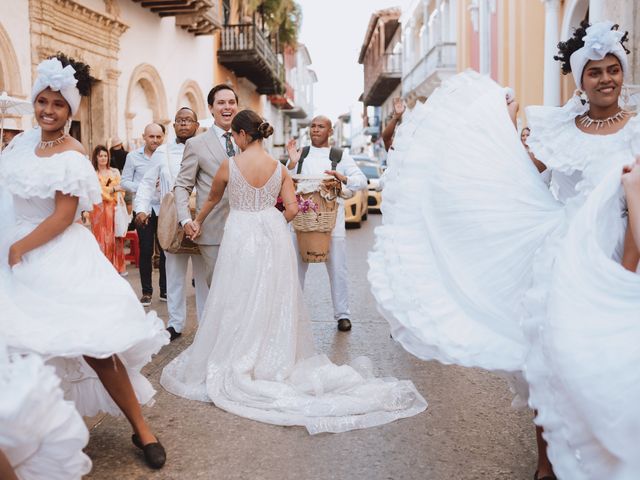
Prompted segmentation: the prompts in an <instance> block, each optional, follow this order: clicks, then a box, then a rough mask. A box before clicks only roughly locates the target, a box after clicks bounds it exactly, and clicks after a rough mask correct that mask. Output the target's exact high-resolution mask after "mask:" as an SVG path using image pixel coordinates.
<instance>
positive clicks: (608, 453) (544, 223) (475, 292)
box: [369, 72, 640, 480]
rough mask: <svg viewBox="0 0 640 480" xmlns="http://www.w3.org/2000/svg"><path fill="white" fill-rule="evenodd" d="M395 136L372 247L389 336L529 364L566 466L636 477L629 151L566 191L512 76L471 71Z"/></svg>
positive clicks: (553, 453) (572, 473)
mask: <svg viewBox="0 0 640 480" xmlns="http://www.w3.org/2000/svg"><path fill="white" fill-rule="evenodd" d="M394 147H395V149H396V150H395V152H394V153H393V155H392V156H391V158H390V160H389V162H390V167H389V171H388V173H387V174H386V177H387V178H386V184H385V191H384V202H383V205H382V211H383V214H384V217H383V225H382V226H380V227H378V229H377V230H376V243H375V247H374V250H373V251H372V252H371V253H370V256H369V264H370V271H369V280H370V283H371V287H372V291H373V293H374V296H375V297H376V300H377V301H378V304H379V308H380V310H381V311H382V313H383V314H384V315H385V317H386V318H387V320H388V321H389V324H390V326H391V332H392V334H393V337H394V338H395V339H396V340H397V341H399V342H400V343H401V344H402V345H403V346H404V347H405V348H406V349H407V350H408V351H409V352H411V353H413V354H414V355H416V356H418V357H420V358H423V359H429V360H431V359H435V360H439V361H441V362H443V363H455V364H459V365H463V366H473V367H481V368H485V369H489V370H493V371H498V372H503V373H504V372H507V373H509V375H511V376H515V377H520V378H521V372H522V371H523V369H524V370H525V373H526V378H527V381H528V383H529V385H528V387H529V389H530V399H529V403H530V405H531V406H532V407H533V408H535V409H537V410H538V417H537V420H536V421H537V422H538V423H539V424H540V425H542V426H544V428H545V431H546V438H547V439H548V441H549V456H550V458H551V460H552V462H553V464H554V468H555V471H556V473H557V474H558V476H559V478H561V479H564V480H583V479H585V480H586V479H595V478H608V479H616V480H628V479H632V478H638V472H640V465H639V463H640V455H638V448H637V439H638V438H640V409H638V405H640V378H639V377H640V373H638V372H639V370H638V363H639V361H640V348H639V347H638V345H640V277H638V276H637V275H636V274H634V273H630V272H627V271H626V270H624V269H623V268H622V266H621V265H620V263H619V259H620V251H621V246H622V241H623V238H624V231H625V228H626V220H625V219H624V218H623V215H622V212H623V210H624V202H623V200H622V191H621V188H620V173H621V172H620V168H619V166H612V172H611V174H610V175H609V176H608V177H607V178H606V180H604V181H603V182H602V183H601V185H600V186H599V187H598V188H597V189H596V190H595V191H594V192H592V193H591V194H590V196H589V198H588V200H587V202H586V204H584V205H581V204H580V203H579V201H580V200H579V199H576V200H575V201H571V202H569V204H568V205H567V206H566V207H565V206H563V205H561V204H560V203H559V202H557V201H556V200H555V199H554V198H553V196H552V195H551V194H550V192H549V191H548V188H547V187H546V185H545V183H544V182H543V181H542V180H541V178H540V175H539V174H538V172H537V170H536V169H535V167H534V166H533V165H532V163H531V161H530V159H529V158H528V155H527V153H526V152H525V150H524V148H523V146H522V144H521V143H520V139H519V136H518V134H517V132H516V130H515V128H514V126H513V123H512V122H511V121H510V118H509V117H508V114H507V109H506V104H505V100H504V92H503V90H502V88H500V87H499V86H498V85H496V84H495V83H494V82H492V81H491V80H490V79H488V78H485V77H481V76H480V75H478V74H476V73H474V72H464V73H462V74H459V75H457V76H455V77H453V79H452V80H451V81H449V82H447V83H446V84H445V85H443V86H442V87H441V88H440V89H438V90H437V91H436V92H435V93H434V94H433V95H432V96H431V97H430V98H429V100H428V102H427V103H426V104H425V105H420V104H418V106H417V107H416V109H415V110H414V111H413V112H411V114H409V115H408V116H407V118H406V119H405V120H404V124H403V125H402V126H401V128H400V130H399V131H398V134H397V135H396V140H395V143H394ZM614 167H615V168H614ZM515 386H516V387H518V388H519V393H522V394H525V395H526V394H527V385H526V384H522V383H521V382H516V385H515Z"/></svg>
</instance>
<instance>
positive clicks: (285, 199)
mask: <svg viewBox="0 0 640 480" xmlns="http://www.w3.org/2000/svg"><path fill="white" fill-rule="evenodd" d="M283 168H284V167H283ZM280 197H281V198H282V204H283V205H284V212H282V214H283V215H284V218H285V219H286V220H287V222H290V221H291V220H293V218H294V217H295V216H296V215H297V214H298V199H297V198H296V188H295V186H294V185H293V180H292V179H291V177H290V176H289V173H288V172H287V170H286V169H284V172H283V179H282V186H281V187H280Z"/></svg>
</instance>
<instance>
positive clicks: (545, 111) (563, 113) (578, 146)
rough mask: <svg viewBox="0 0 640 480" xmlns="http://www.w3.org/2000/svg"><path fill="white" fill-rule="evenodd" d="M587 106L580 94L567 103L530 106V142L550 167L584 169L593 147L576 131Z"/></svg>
mask: <svg viewBox="0 0 640 480" xmlns="http://www.w3.org/2000/svg"><path fill="white" fill-rule="evenodd" d="M583 109H584V107H582V106H581V105H580V104H579V101H578V99H577V97H574V98H573V99H571V100H569V102H567V104H566V105H565V106H563V107H542V106H531V107H528V108H527V109H526V114H527V123H528V126H529V128H530V129H531V135H530V136H529V138H528V139H527V145H529V148H530V149H531V152H533V154H534V155H535V157H536V158H537V159H538V160H540V161H541V162H542V163H544V164H545V165H546V166H547V168H549V169H551V170H556V171H559V172H562V173H564V174H566V175H570V174H572V173H574V172H576V171H582V170H584V168H585V166H586V163H587V162H588V160H589V157H590V151H589V148H587V147H586V145H585V144H584V142H581V141H580V139H579V136H578V135H576V129H577V127H576V126H575V118H576V116H578V115H580V114H581V111H582V110H583ZM585 149H586V150H585Z"/></svg>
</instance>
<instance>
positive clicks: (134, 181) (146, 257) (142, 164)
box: [120, 123, 167, 307]
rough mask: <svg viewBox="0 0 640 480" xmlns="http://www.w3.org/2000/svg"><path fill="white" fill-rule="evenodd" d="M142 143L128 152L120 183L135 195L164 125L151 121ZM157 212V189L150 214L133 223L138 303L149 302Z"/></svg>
mask: <svg viewBox="0 0 640 480" xmlns="http://www.w3.org/2000/svg"><path fill="white" fill-rule="evenodd" d="M142 139H143V140H144V146H143V147H140V148H138V149H136V150H134V151H132V152H129V154H128V155H127V160H126V162H125V164H124V169H123V170H122V180H121V182H120V183H121V185H122V186H123V187H124V189H125V190H127V191H128V192H131V193H132V194H134V195H135V193H136V191H137V190H138V186H139V185H140V181H141V180H142V179H143V177H144V174H145V173H146V172H147V170H148V169H149V168H150V167H151V165H152V162H151V156H152V155H153V152H155V151H156V148H158V147H159V146H160V145H161V144H162V142H163V140H164V128H163V127H162V126H161V125H159V124H157V123H150V124H149V125H147V126H146V127H145V129H144V133H143V135H142ZM159 212H160V191H159V189H158V191H157V192H156V194H155V196H154V198H153V200H152V201H151V215H150V216H149V220H148V222H146V223H141V224H139V225H136V230H137V232H138V240H139V242H140V283H141V284H142V297H141V298H140V303H141V304H142V305H143V306H145V307H148V306H149V305H151V295H152V294H153V285H152V283H151V272H152V271H153V265H152V257H153V249H154V246H155V243H156V234H157V230H158V213H159ZM160 300H161V301H164V302H166V301H167V279H166V276H165V256H164V252H163V251H162V249H161V250H160Z"/></svg>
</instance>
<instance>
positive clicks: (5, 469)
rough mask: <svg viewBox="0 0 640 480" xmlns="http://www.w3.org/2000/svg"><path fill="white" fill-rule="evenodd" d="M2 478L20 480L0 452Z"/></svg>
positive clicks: (0, 451) (4, 479) (0, 475)
mask: <svg viewBox="0 0 640 480" xmlns="http://www.w3.org/2000/svg"><path fill="white" fill-rule="evenodd" d="M0 478H2V479H3V480H18V476H17V475H16V474H15V472H14V471H13V468H12V467H11V464H10V463H9V460H8V459H7V457H6V456H5V454H4V453H2V450H0Z"/></svg>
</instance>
